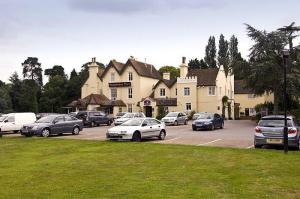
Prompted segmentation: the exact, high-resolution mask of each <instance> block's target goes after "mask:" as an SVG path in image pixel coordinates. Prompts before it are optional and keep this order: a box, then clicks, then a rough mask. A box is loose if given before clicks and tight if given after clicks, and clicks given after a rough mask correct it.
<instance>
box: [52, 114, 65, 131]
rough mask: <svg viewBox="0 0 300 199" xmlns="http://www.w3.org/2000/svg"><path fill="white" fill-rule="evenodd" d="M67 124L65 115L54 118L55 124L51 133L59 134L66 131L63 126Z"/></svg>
mask: <svg viewBox="0 0 300 199" xmlns="http://www.w3.org/2000/svg"><path fill="white" fill-rule="evenodd" d="M64 125H65V118H64V116H58V117H56V118H55V119H54V124H53V126H52V128H51V134H59V133H64V130H65V129H63V127H64Z"/></svg>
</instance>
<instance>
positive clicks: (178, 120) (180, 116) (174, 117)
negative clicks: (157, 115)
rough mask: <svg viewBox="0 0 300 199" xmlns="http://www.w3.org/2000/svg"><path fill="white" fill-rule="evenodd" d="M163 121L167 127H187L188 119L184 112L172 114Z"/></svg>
mask: <svg viewBox="0 0 300 199" xmlns="http://www.w3.org/2000/svg"><path fill="white" fill-rule="evenodd" d="M161 121H162V122H164V123H165V124H166V125H174V126H178V125H179V124H184V125H187V123H188V117H187V115H186V114H185V113H182V112H170V113H168V114H167V115H166V116H165V117H164V118H162V119H161Z"/></svg>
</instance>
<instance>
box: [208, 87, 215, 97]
mask: <svg viewBox="0 0 300 199" xmlns="http://www.w3.org/2000/svg"><path fill="white" fill-rule="evenodd" d="M212 91H214V92H212ZM208 96H216V87H215V86H209V87H208Z"/></svg>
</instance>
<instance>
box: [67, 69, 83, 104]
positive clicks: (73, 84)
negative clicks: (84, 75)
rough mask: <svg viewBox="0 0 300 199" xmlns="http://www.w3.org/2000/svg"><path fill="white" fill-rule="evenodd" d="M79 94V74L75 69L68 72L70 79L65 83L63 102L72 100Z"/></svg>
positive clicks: (78, 96) (77, 97)
mask: <svg viewBox="0 0 300 199" xmlns="http://www.w3.org/2000/svg"><path fill="white" fill-rule="evenodd" d="M80 94H81V84H80V76H79V74H78V73H77V72H76V70H75V69H73V70H72V72H71V74H70V79H69V80H68V82H67V84H66V93H65V96H66V99H65V102H64V103H65V104H68V103H70V102H72V101H73V100H77V99H79V98H80Z"/></svg>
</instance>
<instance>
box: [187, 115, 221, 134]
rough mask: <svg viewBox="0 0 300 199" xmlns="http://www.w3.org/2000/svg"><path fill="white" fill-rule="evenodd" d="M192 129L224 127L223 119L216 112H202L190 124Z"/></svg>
mask: <svg viewBox="0 0 300 199" xmlns="http://www.w3.org/2000/svg"><path fill="white" fill-rule="evenodd" d="M192 128H193V131H196V130H200V129H210V130H214V129H215V128H221V129H222V128H224V119H223V118H222V117H221V115H219V114H217V113H203V114H201V115H199V117H198V118H197V119H196V120H195V121H194V122H193V124H192Z"/></svg>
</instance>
